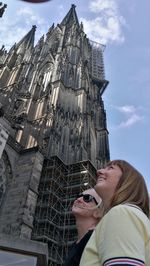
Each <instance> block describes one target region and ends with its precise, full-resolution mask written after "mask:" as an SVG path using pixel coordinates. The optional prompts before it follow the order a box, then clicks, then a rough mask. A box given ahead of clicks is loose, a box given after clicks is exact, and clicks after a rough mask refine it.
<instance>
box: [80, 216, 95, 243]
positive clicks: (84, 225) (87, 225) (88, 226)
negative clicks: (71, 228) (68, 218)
mask: <svg viewBox="0 0 150 266" xmlns="http://www.w3.org/2000/svg"><path fill="white" fill-rule="evenodd" d="M95 226H96V224H95V222H94V221H93V219H89V218H88V217H87V220H86V221H85V217H83V218H82V217H79V218H76V227H77V231H78V239H77V243H78V242H79V241H80V240H81V239H82V238H83V237H84V235H85V234H86V233H87V232H88V231H89V230H92V229H94V228H95Z"/></svg>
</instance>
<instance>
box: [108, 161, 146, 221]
mask: <svg viewBox="0 0 150 266" xmlns="http://www.w3.org/2000/svg"><path fill="white" fill-rule="evenodd" d="M110 165H117V166H119V167H120V169H121V170H122V176H121V178H120V180H119V182H118V185H117V187H116V190H115V193H114V196H113V198H112V200H111V205H110V207H113V206H116V205H118V204H121V203H131V204H135V205H136V206H138V207H140V208H141V209H142V210H143V212H144V213H145V214H146V215H147V216H148V217H149V211H150V203H149V195H148V190H147V186H146V183H145V180H144V177H143V176H142V175H141V174H140V173H139V172H138V171H137V170H136V169H135V168H134V167H133V166H132V165H131V164H129V163H128V162H126V161H124V160H113V161H110V162H109V163H108V164H107V166H110Z"/></svg>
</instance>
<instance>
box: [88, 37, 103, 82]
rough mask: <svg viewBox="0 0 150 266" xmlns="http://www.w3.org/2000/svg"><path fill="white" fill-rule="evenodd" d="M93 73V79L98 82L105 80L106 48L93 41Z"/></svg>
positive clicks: (91, 42)
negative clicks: (104, 56)
mask: <svg viewBox="0 0 150 266" xmlns="http://www.w3.org/2000/svg"><path fill="white" fill-rule="evenodd" d="M90 44H91V48H92V50H91V73H92V77H93V78H96V79H98V80H105V70H104V59H103V52H104V49H105V46H104V45H102V44H100V43H97V42H94V41H91V40H90Z"/></svg>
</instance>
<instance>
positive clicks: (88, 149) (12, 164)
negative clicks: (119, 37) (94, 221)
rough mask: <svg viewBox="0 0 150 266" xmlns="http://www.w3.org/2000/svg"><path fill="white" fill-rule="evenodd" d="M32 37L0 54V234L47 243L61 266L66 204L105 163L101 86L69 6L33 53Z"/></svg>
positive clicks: (68, 235) (100, 65)
mask: <svg viewBox="0 0 150 266" xmlns="http://www.w3.org/2000/svg"><path fill="white" fill-rule="evenodd" d="M35 31H36V26H33V27H32V29H31V30H30V31H29V32H28V33H27V34H26V36H24V37H23V38H22V39H21V40H20V41H19V42H18V43H16V44H14V45H13V46H12V48H11V49H10V51H9V52H7V51H6V50H5V48H4V47H2V48H1V50H0V156H1V159H0V233H3V234H6V235H14V236H15V237H18V238H24V239H33V240H35V241H42V242H44V243H47V245H48V250H49V265H62V263H63V259H64V257H65V256H66V254H67V250H68V246H69V245H71V243H72V242H73V241H74V239H75V237H76V229H75V221H74V218H73V217H72V214H71V204H72V202H73V200H74V199H75V197H76V194H78V193H79V192H81V191H82V190H84V189H85V187H91V186H93V185H94V183H95V178H96V169H97V168H100V167H102V166H103V165H104V164H105V163H107V162H108V161H109V144H108V130H107V125H106V113H105V109H104V104H103V100H102V95H103V92H104V91H105V89H106V87H107V85H108V81H107V80H105V73H104V62H103V50H104V47H103V46H102V45H100V44H98V43H95V42H92V41H90V40H89V39H88V38H87V36H86V34H85V33H84V30H83V25H82V23H81V24H79V21H78V17H77V14H76V11H75V6H74V5H72V6H71V9H70V10H69V12H68V13H67V15H66V16H65V18H64V19H63V20H62V22H61V23H60V24H58V25H57V26H56V27H55V26H54V25H52V26H51V27H50V28H49V31H48V32H47V34H46V37H44V36H42V37H41V39H40V40H39V41H38V43H37V44H36V45H35V46H34V37H35Z"/></svg>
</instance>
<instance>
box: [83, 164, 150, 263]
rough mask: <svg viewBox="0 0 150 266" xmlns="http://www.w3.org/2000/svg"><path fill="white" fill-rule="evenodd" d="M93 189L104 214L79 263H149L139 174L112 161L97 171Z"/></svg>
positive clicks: (145, 199)
mask: <svg viewBox="0 0 150 266" xmlns="http://www.w3.org/2000/svg"><path fill="white" fill-rule="evenodd" d="M97 176H98V179H97V184H96V186H95V190H96V192H97V193H98V194H99V196H100V197H101V198H102V202H103V204H104V208H105V215H104V217H103V218H102V220H101V222H100V223H99V224H98V225H97V227H96V229H95V231H94V233H93V234H92V236H91V238H90V240H89V242H88V243H87V245H86V247H85V250H84V252H83V255H82V258H81V263H80V266H102V265H103V266H112V265H113V266H117V265H120V266H144V265H145V266H150V220H149V195H148V191H147V188H146V184H145V181H144V178H143V177H142V175H141V174H140V173H139V172H138V171H137V170H136V169H135V168H134V167H133V166H131V165H130V164H129V163H128V162H126V161H123V160H114V161H111V162H110V163H108V165H107V166H106V167H105V168H104V169H100V170H98V171H97Z"/></svg>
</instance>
